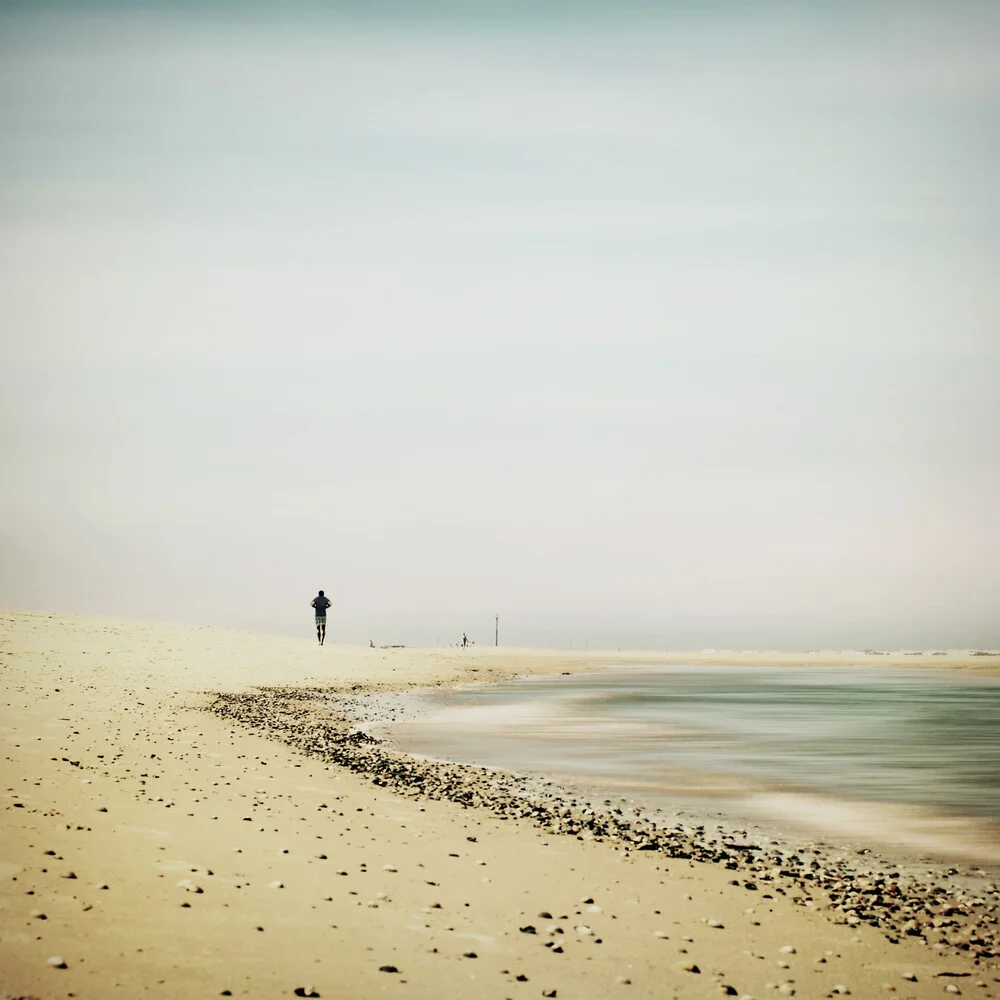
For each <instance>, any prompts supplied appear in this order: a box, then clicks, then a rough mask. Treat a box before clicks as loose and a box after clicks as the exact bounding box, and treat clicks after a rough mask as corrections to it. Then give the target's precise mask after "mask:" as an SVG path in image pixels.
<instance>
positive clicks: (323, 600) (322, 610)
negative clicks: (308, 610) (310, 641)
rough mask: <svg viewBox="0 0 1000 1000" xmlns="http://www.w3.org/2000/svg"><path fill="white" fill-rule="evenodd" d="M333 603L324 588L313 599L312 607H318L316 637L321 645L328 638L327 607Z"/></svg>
mask: <svg viewBox="0 0 1000 1000" xmlns="http://www.w3.org/2000/svg"><path fill="white" fill-rule="evenodd" d="M332 603H333V602H332V601H331V600H330V598H329V597H327V596H326V594H324V593H323V591H322V590H321V591H320V592H319V593H318V594H317V595H316V596H315V597H314V598H313V599H312V607H314V608H315V609H316V639H317V640H318V642H319V644H320V645H321V646H322V645H323V640H324V639H325V638H326V609H327V608H328V607H330V605H331V604H332Z"/></svg>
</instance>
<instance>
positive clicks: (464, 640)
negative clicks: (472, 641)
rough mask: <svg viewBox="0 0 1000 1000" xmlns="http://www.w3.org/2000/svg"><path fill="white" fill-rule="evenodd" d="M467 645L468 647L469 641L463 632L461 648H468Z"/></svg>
mask: <svg viewBox="0 0 1000 1000" xmlns="http://www.w3.org/2000/svg"><path fill="white" fill-rule="evenodd" d="M468 645H469V640H468V637H467V636H466V634H465V633H464V632H463V633H462V648H463V649H464V648H465V647H466V646H468Z"/></svg>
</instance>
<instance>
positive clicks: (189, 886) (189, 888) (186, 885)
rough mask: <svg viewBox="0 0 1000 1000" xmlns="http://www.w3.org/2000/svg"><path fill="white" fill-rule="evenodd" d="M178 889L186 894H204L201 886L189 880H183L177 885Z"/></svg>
mask: <svg viewBox="0 0 1000 1000" xmlns="http://www.w3.org/2000/svg"><path fill="white" fill-rule="evenodd" d="M177 888H178V889H183V890H184V891H185V892H204V891H205V890H204V889H202V887H201V886H200V885H197V884H196V883H195V882H192V881H191V879H189V878H182V879H181V880H180V882H178V883H177Z"/></svg>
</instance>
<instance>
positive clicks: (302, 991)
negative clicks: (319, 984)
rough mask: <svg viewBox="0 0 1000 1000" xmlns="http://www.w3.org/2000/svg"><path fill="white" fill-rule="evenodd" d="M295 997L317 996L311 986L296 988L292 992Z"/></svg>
mask: <svg viewBox="0 0 1000 1000" xmlns="http://www.w3.org/2000/svg"><path fill="white" fill-rule="evenodd" d="M292 992H293V993H294V994H295V995H296V996H297V997H318V996H319V994H318V993H317V992H316V991H315V990H314V989H313V988H312V987H311V986H296V987H295V989H294V990H293V991H292Z"/></svg>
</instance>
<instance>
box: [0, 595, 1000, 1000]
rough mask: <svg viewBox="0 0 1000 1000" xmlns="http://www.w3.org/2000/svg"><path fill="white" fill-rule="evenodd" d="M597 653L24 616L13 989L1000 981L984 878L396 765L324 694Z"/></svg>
mask: <svg viewBox="0 0 1000 1000" xmlns="http://www.w3.org/2000/svg"><path fill="white" fill-rule="evenodd" d="M654 655H655V657H656V659H657V660H659V661H662V659H663V658H662V656H661V655H660V654H654ZM678 655H680V654H678ZM625 658H626V657H625V656H624V655H623V656H622V659H623V660H624V659H625ZM627 658H628V659H629V661H633V660H634V658H635V654H632V653H630V654H628V657H627ZM684 658H685V659H686V660H687V659H689V657H688V656H687V655H686V654H685V656H684ZM877 659H878V660H879V661H882V662H884V658H882V657H879V658H877ZM942 659H945V658H944V657H937V658H935V660H936V662H935V666H937V665H939V664H940V661H941V660H942ZM983 659H989V658H986V657H984V658H983ZM595 660H596V661H597V662H596V664H595ZM768 660H769V662H770V661H771V658H770V657H768ZM602 662H606V661H605V660H603V659H601V658H598V657H597V656H595V657H594V658H593V659H588V658H586V657H583V656H581V655H580V654H579V653H574V654H555V653H552V652H550V651H536V652H531V651H518V652H513V651H508V650H499V651H497V650H489V651H485V650H476V651H472V650H469V651H461V650H455V649H448V650H410V649H400V650H379V649H374V650H373V649H368V648H364V647H361V648H358V647H347V646H335V645H332V644H331V645H328V646H326V647H324V648H322V649H319V648H317V647H316V645H315V641H314V640H313V639H312V638H311V637H306V636H305V635H304V636H303V637H302V638H295V637H282V636H267V635H258V634H254V633H248V632H235V631H229V630H225V629H218V628H212V627H205V626H201V627H195V626H178V625H168V624H162V623H144V622H129V621H116V620H112V619H107V618H93V617H87V616H77V615H61V616H50V615H43V614H21V613H10V612H7V613H2V614H0V672H2V679H3V689H2V690H3V698H2V706H0V745H2V746H3V750H4V752H3V755H2V760H0V772H2V773H0V780H2V785H0V813H2V816H3V824H4V826H3V838H2V841H0V996H2V997H4V1000H8V998H17V997H39V998H43V1000H47V998H49V997H55V996H66V995H67V994H68V993H72V994H73V995H74V997H75V998H78V1000H91V998H93V1000H97V998H101V1000H104V998H107V997H122V998H131V997H134V996H136V995H137V994H139V993H142V992H149V993H152V994H153V995H154V996H157V997H171V998H173V997H176V998H178V1000H181V998H183V1000H188V998H189V997H191V996H193V995H207V996H213V995H214V996H218V995H228V996H246V997H255V996H274V997H280V996H289V997H291V996H293V995H299V996H320V997H325V998H330V997H337V998H338V1000H361V998H368V997H371V996H373V995H379V996H389V997H399V998H401V1000H403V998H405V1000H438V998H440V997H442V996H469V997H484V998H490V1000H494V998H495V1000H508V998H510V1000H527V998H528V997H531V998H537V997H538V996H539V995H543V996H548V997H552V996H557V997H558V998H559V1000H604V998H606V997H609V996H618V995H621V996H622V997H625V998H634V997H643V998H648V1000H659V998H662V997H664V996H670V997H676V998H678V1000H696V998H704V997H708V996H715V995H719V994H720V993H722V994H726V995H735V996H740V997H751V998H757V1000H760V998H763V997H767V996H770V995H772V993H776V994H779V995H795V994H796V993H797V994H798V995H801V996H807V997H820V996H830V997H835V996H838V995H840V994H843V993H845V992H847V991H850V992H852V993H853V994H855V995H856V996H869V995H874V994H875V993H881V992H894V993H897V994H898V995H899V996H900V997H901V998H906V1000H925V998H928V1000H929V998H931V997H938V996H940V994H941V992H942V991H943V990H944V989H945V987H946V986H950V985H955V984H958V986H957V987H956V988H957V989H958V988H960V989H961V991H962V992H972V993H974V994H975V995H976V996H983V997H994V996H998V995H1000V988H998V984H1000V962H998V959H997V958H996V957H995V954H996V951H997V948H996V943H997V942H996V938H997V928H998V923H997V918H998V916H1000V911H998V905H1000V901H998V899H997V897H996V896H995V894H994V892H993V890H992V889H989V886H988V885H987V884H986V882H985V879H983V878H980V877H978V876H977V877H975V878H973V879H972V880H971V881H969V880H968V879H967V878H966V876H965V875H962V876H959V875H958V874H957V873H956V874H955V875H950V874H948V870H947V869H944V868H941V869H939V870H938V871H937V873H936V876H935V877H934V878H933V879H925V880H924V883H922V886H923V887H922V888H921V887H915V886H910V885H908V884H905V879H904V878H903V877H902V875H903V873H902V872H899V873H898V874H899V876H900V877H898V878H892V877H890V876H892V875H893V874H894V873H895V870H892V871H887V872H884V874H879V871H880V870H879V869H878V867H877V865H876V864H875V863H874V862H875V859H873V858H872V856H871V855H864V856H862V855H856V856H853V857H851V858H845V859H844V862H843V864H841V863H840V862H837V860H836V858H833V859H827V858H826V856H825V855H823V854H822V853H821V855H816V854H813V853H812V851H813V850H818V849H819V848H812V847H808V848H807V845H805V844H804V841H801V840H799V841H795V842H793V844H792V845H790V846H791V847H794V848H796V849H797V851H796V853H790V852H789V851H786V850H784V849H782V848H780V847H778V846H774V845H771V844H768V843H763V842H760V841H757V840H752V839H751V838H750V836H749V834H750V833H751V832H752V831H751V830H750V829H749V828H748V830H747V834H748V836H746V837H741V838H739V839H730V838H729V836H728V835H724V836H722V837H720V836H719V834H718V832H717V831H714V830H713V828H712V827H711V826H710V825H709V824H697V825H702V826H703V829H702V830H698V829H696V824H688V825H689V826H690V830H688V831H684V830H674V829H672V828H671V827H670V825H668V824H664V828H663V829H660V828H659V827H658V828H657V829H656V830H655V831H653V830H652V829H650V824H649V822H648V821H647V820H646V819H644V818H643V817H642V816H638V817H637V816H635V815H634V814H631V813H629V812H628V811H627V810H626V809H624V808H623V809H622V814H621V815H615V814H614V813H613V810H612V816H613V817H614V818H613V819H612V818H611V817H604V816H603V815H602V816H598V815H597V810H596V809H595V810H594V812H593V813H591V812H589V811H586V810H589V809H590V808H591V807H590V806H587V805H585V804H584V802H583V798H582V797H581V796H580V795H576V796H575V798H576V800H577V801H576V803H575V804H574V802H573V801H572V799H573V797H574V796H572V795H571V796H570V798H569V799H568V800H564V801H559V800H560V798H561V797H562V796H561V795H560V793H559V792H558V790H557V789H556V788H555V786H554V785H550V786H545V784H544V781H542V782H540V783H538V784H537V785H536V784H530V783H529V782H528V781H527V779H525V780H524V782H523V783H522V782H520V779H514V778H508V777H504V776H502V775H498V774H490V775H486V774H484V773H483V772H482V771H481V770H478V771H477V770H475V769H468V768H466V769H464V773H460V771H462V769H461V768H459V767H458V766H450V765H447V766H440V767H437V768H432V769H429V768H427V767H426V766H425V765H423V764H421V763H419V762H415V761H412V760H409V759H398V758H396V757H391V756H389V755H387V754H385V752H384V750H382V749H380V745H379V744H373V743H371V742H369V741H367V740H365V739H363V738H360V737H358V736H352V734H351V729H352V728H353V724H352V723H351V722H349V721H348V720H347V719H346V717H345V719H344V720H343V721H342V722H341V723H337V724H336V725H335V726H332V727H331V719H330V713H329V711H328V710H327V707H326V705H325V703H323V702H318V701H315V700H314V695H313V692H323V693H324V694H325V692H327V691H329V690H331V689H336V690H337V691H339V692H341V693H342V694H343V695H345V696H347V697H352V696H357V695H360V694H379V693H385V692H390V691H400V690H406V689H413V688H417V687H443V686H448V685H452V684H461V683H479V682H483V681H486V682H489V681H492V680H497V679H506V678H511V677H514V676H517V675H518V674H522V673H553V672H563V671H574V670H589V669H600V664H601V663H602ZM880 665H881V664H880ZM972 665H973V666H976V663H975V661H973V664H972ZM991 666H992V664H991ZM208 692H222V693H223V694H222V695H221V697H222V699H223V700H222V702H221V703H220V704H219V707H220V708H221V707H223V706H225V708H224V710H223V712H222V713H221V714H220V713H218V712H212V711H207V710H206V709H207V708H208V707H209V706H210V705H211V702H212V696H210V695H209V694H208ZM278 692H284V693H281V694H279V693H278ZM227 713H228V715H227ZM239 714H242V715H243V716H244V718H243V719H242V720H240V719H237V718H236V715H239ZM249 722H253V723H254V726H255V728H251V727H250V726H248V725H245V724H244V723H249ZM278 736H281V737H282V738H281V739H279V738H276V737H278ZM286 737H290V739H285V738H286ZM310 743H312V744H313V746H312V747H311V749H313V750H314V751H315V750H316V749H320V750H322V751H323V753H324V754H325V757H324V758H321V757H320V756H317V755H316V754H315V752H314V753H311V754H310V753H305V752H304V751H305V750H307V749H310V747H309V746H307V744H310ZM376 752H377V755H376ZM334 758H337V759H334ZM404 779H405V780H404ZM504 784H506V785H507V786H508V787H507V788H506V789H504V788H501V787H500V786H502V785H504ZM536 787H537V795H536V793H535V791H534V789H535V788H536ZM425 792H427V793H430V794H424V793H425ZM525 792H526V793H527V795H528V799H526V798H525V794H523V793H525ZM532 796H535V798H536V799H537V803H538V804H537V805H531V804H530V802H529V801H528V800H529V799H530V798H531V797H532ZM501 798H502V801H501ZM487 799H490V800H491V801H489V802H488V801H487ZM493 800H495V801H493ZM492 805H501V806H502V807H503V808H500V809H496V808H492V807H491V806H492ZM600 805H602V806H603V803H600ZM539 820H542V821H543V822H542V823H539V822H538V821H539ZM560 831H561V832H560ZM612 836H615V837H617V838H618V839H617V841H612V840H611V837H612ZM598 838H601V839H600V840H598ZM644 838H645V840H644ZM650 838H656V840H657V841H658V842H659V843H658V845H657V847H658V849H655V850H650V849H642V848H643V847H644V845H648V843H649V842H650ZM712 840H715V841H717V843H715V844H712V843H711V841H712ZM726 843H729V844H739V845H740V846H739V847H726V846H725V844H726ZM748 844H756V845H757V848H758V850H748V849H747V845H748ZM616 847H617V850H616V849H615V848H616ZM806 849H808V852H809V853H804V851H805V850H806ZM723 852H724V853H723ZM774 852H778V853H774ZM685 854H687V855H690V856H689V857H684V856H683V855H685ZM701 857H704V858H705V859H706V860H705V862H702V861H700V860H699V858H701ZM796 859H797V860H796ZM848 861H850V862H851V863H852V864H854V863H858V864H860V865H862V866H864V867H865V869H866V870H867V869H869V868H870V869H871V871H872V874H871V875H870V876H869V875H865V874H852V873H850V872H849V871H848V870H847V862H848ZM813 864H816V865H818V866H819V869H816V868H813V867H812V866H813ZM730 865H734V866H735V867H729V866H730ZM818 870H819V871H820V873H821V876H822V877H821V878H818V877H817V874H816V873H817V871H818ZM783 871H785V872H790V873H791V875H790V876H787V875H783V874H782V872H783ZM808 875H812V876H813V877H812V878H808V877H807V876H808ZM821 881H822V882H823V888H822V890H820V889H819V888H817V884H818V883H819V882H821ZM747 882H753V883H754V885H755V886H756V888H755V889H750V888H748V887H747V885H746V883H747ZM987 889H989V891H987ZM911 890H912V891H911ZM833 894H836V895H837V899H836V900H834V899H832V895H833ZM828 902H833V903H834V905H835V906H840V907H841V908H840V909H839V910H836V909H829V908H827V906H826V904H827V903H828ZM894 907H895V909H893V908H894ZM852 910H854V911H855V912H853V913H852V912H851V911H852ZM883 913H887V914H888V915H886V916H885V917H884V918H883V916H882V914H883ZM831 917H832V918H833V919H831ZM872 917H875V918H876V919H878V920H879V922H880V923H883V924H884V925H883V926H872V924H871V923H870V922H869V921H870V920H871V918H872ZM890 922H892V923H894V924H895V925H898V927H899V928H900V931H899V932H898V943H897V944H892V943H891V942H890V940H889V939H888V938H887V937H886V931H887V930H889V931H890V933H891V934H892V935H893V936H896V935H897V932H896V931H895V930H894V929H892V928H889V926H888V924H889V923H890ZM987 953H989V954H987ZM56 959H58V960H59V961H58V962H56V961H55V960H56Z"/></svg>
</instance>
